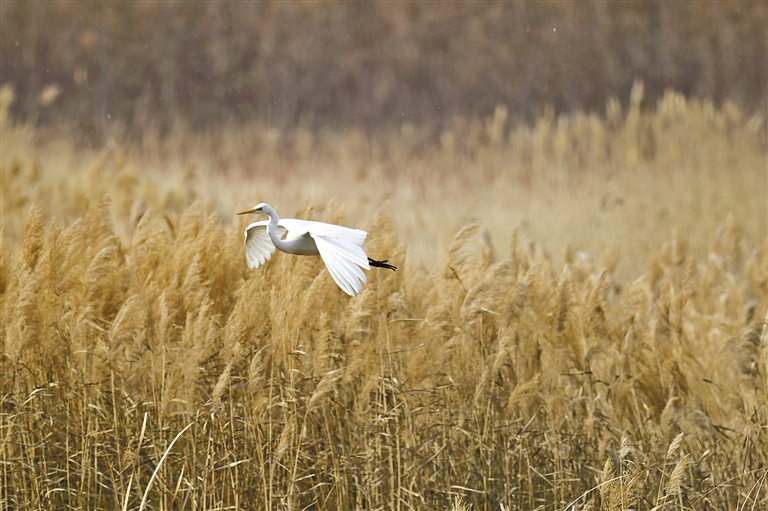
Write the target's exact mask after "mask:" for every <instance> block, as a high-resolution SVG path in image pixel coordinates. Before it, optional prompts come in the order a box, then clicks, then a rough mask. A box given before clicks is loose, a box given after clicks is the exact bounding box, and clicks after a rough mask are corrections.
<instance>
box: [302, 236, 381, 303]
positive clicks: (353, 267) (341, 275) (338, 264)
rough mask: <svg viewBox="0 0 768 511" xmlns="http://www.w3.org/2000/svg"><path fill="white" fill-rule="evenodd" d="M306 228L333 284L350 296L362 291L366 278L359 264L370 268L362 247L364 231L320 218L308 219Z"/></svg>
mask: <svg viewBox="0 0 768 511" xmlns="http://www.w3.org/2000/svg"><path fill="white" fill-rule="evenodd" d="M307 228H308V232H309V234H310V236H312V239H314V240H315V244H316V245H317V250H318V252H320V257H322V258H323V262H324V263H325V266H326V268H328V273H330V274H331V277H333V280H334V281H336V284H338V285H339V287H340V288H341V289H342V290H343V291H344V292H345V293H347V294H348V295H350V296H355V295H356V294H357V293H359V292H360V291H362V290H363V284H364V283H365V282H367V279H366V278H365V273H363V270H362V269H360V268H361V267H362V268H365V269H366V270H368V269H370V265H369V264H368V256H367V255H366V254H365V250H364V249H363V244H364V243H365V237H366V236H367V235H368V233H367V232H365V231H361V230H359V229H349V228H347V227H342V226H339V225H332V224H325V223H322V222H312V223H308V224H307Z"/></svg>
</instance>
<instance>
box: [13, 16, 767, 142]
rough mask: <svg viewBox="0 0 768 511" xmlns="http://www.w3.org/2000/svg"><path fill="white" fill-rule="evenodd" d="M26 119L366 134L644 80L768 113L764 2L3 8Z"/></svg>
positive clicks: (659, 88)
mask: <svg viewBox="0 0 768 511" xmlns="http://www.w3.org/2000/svg"><path fill="white" fill-rule="evenodd" d="M0 26H1V27H2V36H1V40H2V48H1V49H2V82H3V84H5V85H10V86H11V87H12V88H13V90H14V91H15V93H16V98H17V100H16V101H15V102H14V103H13V105H12V106H11V113H12V115H13V117H14V118H15V119H17V120H20V121H22V122H25V123H26V122H30V121H31V122H33V123H36V124H39V125H49V124H53V123H57V122H59V121H62V120H66V121H67V123H68V124H74V125H76V126H78V127H79V129H80V131H81V132H82V133H84V134H87V135H88V136H89V137H91V138H92V139H94V140H96V141H99V140H104V136H105V135H107V134H108V132H110V130H114V128H115V127H116V126H117V127H119V128H120V129H122V132H123V133H125V134H126V135H128V136H130V137H136V136H139V135H141V133H142V131H143V130H144V129H146V128H147V127H149V126H154V127H155V128H156V129H159V130H160V133H164V132H165V133H167V132H168V131H170V130H172V129H173V128H174V126H176V125H178V123H179V122H182V123H184V124H186V125H187V126H188V127H189V128H191V129H192V130H195V131H198V130H206V131H207V130H208V129H210V128H212V127H215V126H217V125H219V124H220V123H222V122H232V121H234V122H238V123H239V122H246V121H258V122H260V123H263V124H265V125H269V126H274V127H276V128H278V129H287V130H291V129H295V128H297V127H302V128H306V129H311V130H316V129H318V128H331V129H333V130H343V129H345V128H346V127H348V126H355V127H357V128H362V129H364V130H366V131H368V132H371V131H378V130H379V129H382V128H389V127H399V126H401V125H402V124H403V123H404V122H410V123H415V124H416V125H418V126H420V127H422V128H424V129H427V130H428V131H429V133H431V134H432V136H433V137H436V136H438V135H439V134H440V133H441V132H442V131H444V129H445V128H446V126H448V125H450V124H451V123H452V122H453V119H454V117H455V116H464V117H472V116H485V115H490V114H491V113H492V112H493V111H494V108H495V107H496V105H498V104H504V105H506V106H507V107H508V108H509V110H510V112H511V113H512V116H511V117H512V118H513V119H515V120H520V121H527V122H532V121H533V120H535V119H537V118H538V117H539V116H541V115H542V113H543V112H544V110H545V107H546V106H547V105H551V106H552V107H553V108H554V110H555V112H556V113H562V112H571V111H575V110H583V111H596V112H598V113H602V111H603V110H604V108H605V104H606V99H607V98H609V97H611V96H616V97H618V98H621V99H622V101H626V100H628V98H629V92H630V89H631V87H632V84H633V82H634V81H635V80H640V81H642V82H643V83H644V85H645V96H644V101H645V102H646V103H647V105H649V106H653V105H655V104H656V102H657V101H658V99H659V98H660V97H661V96H662V95H663V93H664V91H665V90H666V89H667V88H671V89H674V90H676V91H678V92H680V93H682V94H683V95H684V96H686V97H688V98H692V97H699V98H701V99H711V100H712V101H714V103H715V105H716V106H719V105H721V104H722V103H723V102H724V101H725V100H731V101H733V102H734V103H735V104H736V105H737V106H738V107H739V108H740V109H741V110H742V111H744V112H746V113H747V114H750V113H753V112H755V111H757V110H762V109H765V107H766V83H768V76H767V73H768V71H767V69H768V51H767V46H768V36H767V31H766V27H768V5H766V3H764V2H666V3H665V2H652V1H638V2H604V1H584V2H504V3H486V2H483V3H477V2H469V3H462V2H459V3H456V2H424V3H417V2H339V3H334V4H333V5H332V6H330V5H329V4H328V3H326V2H321V3H319V2H163V1H142V2H64V1H62V2H49V1H26V2H3V3H2V19H1V20H0Z"/></svg>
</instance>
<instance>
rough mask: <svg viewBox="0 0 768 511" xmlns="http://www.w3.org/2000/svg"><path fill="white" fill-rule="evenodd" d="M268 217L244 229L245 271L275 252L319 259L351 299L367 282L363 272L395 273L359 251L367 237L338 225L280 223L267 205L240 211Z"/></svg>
mask: <svg viewBox="0 0 768 511" xmlns="http://www.w3.org/2000/svg"><path fill="white" fill-rule="evenodd" d="M249 213H255V214H265V215H269V220H261V221H259V222H254V223H252V224H250V225H249V226H248V227H247V228H246V229H245V258H246V261H247V262H248V267H250V268H258V267H259V266H260V265H262V264H264V263H265V262H266V261H267V260H268V259H269V258H270V257H271V256H272V254H273V253H274V252H275V248H277V249H279V250H281V251H283V252H286V253H288V254H295V255H309V256H317V255H319V256H320V257H322V258H323V262H325V266H326V268H328V273H330V274H331V277H333V280H334V281H335V282H336V284H338V286H339V287H340V288H341V289H342V290H343V291H344V292H345V293H347V294H348V295H350V296H355V295H356V294H357V293H359V292H360V291H362V289H363V284H364V283H365V282H367V279H366V277H365V273H363V269H365V270H370V268H371V266H376V267H379V268H387V269H390V270H395V269H396V268H395V267H394V266H392V265H391V264H387V261H386V260H384V261H376V260H374V259H370V258H369V257H368V256H367V255H366V253H365V249H364V248H363V244H364V243H365V238H366V236H368V233H367V232H365V231H361V230H360V229H351V228H349V227H343V226H341V225H335V224H328V223H325V222H315V221H312V220H298V219H294V218H283V219H281V218H280V217H279V216H278V215H277V212H276V211H275V210H274V208H272V206H270V205H269V204H264V203H261V204H259V205H257V206H255V207H254V208H251V209H247V210H245V211H241V212H240V213H238V215H244V214H249Z"/></svg>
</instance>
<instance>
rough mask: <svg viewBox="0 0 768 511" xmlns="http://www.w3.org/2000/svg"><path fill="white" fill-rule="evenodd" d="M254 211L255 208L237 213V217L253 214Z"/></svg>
mask: <svg viewBox="0 0 768 511" xmlns="http://www.w3.org/2000/svg"><path fill="white" fill-rule="evenodd" d="M254 211H256V208H251V209H246V210H245V211H241V212H240V213H238V215H247V214H248V213H253V212H254Z"/></svg>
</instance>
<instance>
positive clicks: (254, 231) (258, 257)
mask: <svg viewBox="0 0 768 511" xmlns="http://www.w3.org/2000/svg"><path fill="white" fill-rule="evenodd" d="M267 224H269V220H261V221H259V222H253V223H252V224H251V225H249V226H248V227H247V228H246V229H245V260H246V261H247V262H248V267H249V268H258V267H259V266H261V265H262V264H264V262H266V261H267V260H268V259H269V258H270V257H272V254H274V253H275V245H274V244H273V243H272V240H271V239H269V234H268V233H267ZM284 234H285V228H284V227H282V226H280V225H278V226H277V235H278V236H280V237H281V238H282V237H283V235H284Z"/></svg>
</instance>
